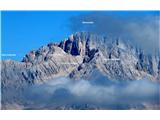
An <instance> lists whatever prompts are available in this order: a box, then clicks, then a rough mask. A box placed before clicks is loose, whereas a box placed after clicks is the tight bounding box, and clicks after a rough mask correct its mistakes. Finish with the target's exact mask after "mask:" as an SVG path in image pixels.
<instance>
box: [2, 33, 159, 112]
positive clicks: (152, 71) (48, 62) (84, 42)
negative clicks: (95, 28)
mask: <svg viewBox="0 0 160 120" xmlns="http://www.w3.org/2000/svg"><path fill="white" fill-rule="evenodd" d="M59 77H66V78H69V79H71V80H73V81H80V80H82V79H83V80H86V81H96V84H105V83H106V82H105V81H108V80H109V81H111V82H112V81H120V82H123V81H138V80H142V79H147V80H149V81H151V82H154V83H157V84H159V80H160V56H159V55H158V54H154V55H151V54H147V53H145V51H143V49H141V48H138V47H137V46H134V45H132V44H131V43H129V42H126V41H123V40H122V39H120V38H114V39H113V38H109V37H107V36H102V35H97V34H94V33H90V32H76V33H74V34H72V35H70V36H69V37H68V38H67V39H65V40H63V41H61V42H60V43H49V44H47V45H44V46H42V47H40V48H39V49H37V50H32V51H30V52H29V53H28V54H26V55H25V56H24V58H23V59H22V60H21V61H14V60H2V61H1V88H2V109H9V107H8V106H9V105H11V104H14V103H17V101H18V103H21V100H23V99H21V98H19V96H21V94H23V92H22V91H23V90H24V88H26V87H28V86H34V85H42V84H45V83H46V82H48V81H50V80H54V79H57V78H59ZM107 83H108V82H107ZM107 83H106V84H107ZM13 91H14V93H18V94H14V93H12V92H13ZM77 106H78V109H83V108H85V107H86V108H88V109H94V108H97V109H98V107H95V106H94V105H88V104H83V105H82V106H81V104H80V105H79V104H78V105H77V104H72V105H71V106H70V105H66V106H65V107H64V106H58V107H57V108H56V109H61V108H62V109H70V108H73V109H76V107H77ZM15 108H16V107H15Z"/></svg>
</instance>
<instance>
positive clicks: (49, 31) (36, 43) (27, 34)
mask: <svg viewBox="0 0 160 120" xmlns="http://www.w3.org/2000/svg"><path fill="white" fill-rule="evenodd" d="M81 13H83V12H80V11H76V12H74V11H68V12H64V11H2V41H1V42H2V53H3V54H16V56H15V57H13V56H12V57H2V59H14V60H21V59H22V57H23V56H24V55H25V54H26V53H28V52H29V51H30V50H33V49H37V48H39V47H40V46H42V45H45V44H47V43H49V42H58V41H61V40H63V39H64V38H66V37H68V35H70V34H71V31H70V29H69V27H68V24H69V21H70V17H72V16H75V15H79V14H81Z"/></svg>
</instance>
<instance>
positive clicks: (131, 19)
mask: <svg viewBox="0 0 160 120" xmlns="http://www.w3.org/2000/svg"><path fill="white" fill-rule="evenodd" d="M82 21H94V24H91V25H85V24H82ZM70 28H71V30H72V31H74V32H75V31H81V30H84V31H90V32H95V33H97V34H103V35H108V36H111V37H113V38H114V37H120V38H121V39H122V40H127V41H130V42H131V43H132V44H134V45H136V46H139V47H141V48H142V49H144V50H145V51H146V52H148V53H155V51H156V52H158V50H159V47H160V40H159V34H160V30H159V28H160V16H159V13H158V12H154V11H153V12H152V13H151V12H149V13H147V12H143V11H139V12H128V13H127V12H91V13H88V14H81V15H79V16H74V17H72V18H71V20H70Z"/></svg>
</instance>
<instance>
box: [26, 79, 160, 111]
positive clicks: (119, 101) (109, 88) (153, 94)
mask: <svg viewBox="0 0 160 120" xmlns="http://www.w3.org/2000/svg"><path fill="white" fill-rule="evenodd" d="M159 87H160V85H159V84H157V83H153V82H151V81H148V80H139V81H131V82H112V84H108V85H96V84H94V83H93V81H86V80H79V81H74V80H70V79H68V78H58V79H54V80H51V81H49V82H48V83H45V84H43V85H34V86H32V87H30V88H28V89H27V90H26V91H25V101H26V102H28V103H29V104H27V105H29V106H30V108H32V107H33V108H36V109H37V108H41V107H42V108H46V109H47V108H51V109H54V108H56V107H58V106H65V105H72V104H91V105H95V106H98V107H99V108H100V109H131V108H132V107H133V108H136V107H138V108H139V109H140V108H141V107H142V109H144V107H152V106H157V107H158V105H159V103H160V99H159V96H160V92H159ZM151 109H152V108H151Z"/></svg>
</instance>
